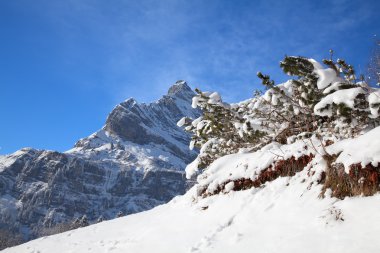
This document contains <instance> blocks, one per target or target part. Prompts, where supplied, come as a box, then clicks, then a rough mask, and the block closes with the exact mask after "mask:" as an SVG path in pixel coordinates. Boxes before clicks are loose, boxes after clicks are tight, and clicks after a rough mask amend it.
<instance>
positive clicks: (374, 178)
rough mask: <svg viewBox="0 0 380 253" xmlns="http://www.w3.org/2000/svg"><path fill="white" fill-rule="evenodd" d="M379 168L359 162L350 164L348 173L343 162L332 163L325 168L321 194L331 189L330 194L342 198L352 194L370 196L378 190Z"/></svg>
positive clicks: (379, 188)
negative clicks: (362, 164)
mask: <svg viewBox="0 0 380 253" xmlns="http://www.w3.org/2000/svg"><path fill="white" fill-rule="evenodd" d="M379 178H380V168H379V167H374V166H372V165H371V164H368V165H367V166H365V167H364V168H363V167H362V166H361V165H360V164H353V165H351V166H350V170H349V173H348V174H347V173H346V172H345V170H344V166H343V164H334V165H330V166H328V168H327V169H326V179H325V180H324V182H323V184H324V185H323V191H322V193H321V194H322V196H324V194H325V191H326V190H327V189H331V191H332V196H333V197H336V198H339V199H344V198H345V197H352V196H360V195H362V196H372V195H374V194H375V193H376V192H378V191H379V190H380V187H379Z"/></svg>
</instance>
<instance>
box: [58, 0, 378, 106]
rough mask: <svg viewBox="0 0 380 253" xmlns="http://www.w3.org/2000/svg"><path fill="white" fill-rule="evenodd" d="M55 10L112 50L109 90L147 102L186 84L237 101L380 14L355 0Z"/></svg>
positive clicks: (99, 4)
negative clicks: (287, 62) (290, 63)
mask: <svg viewBox="0 0 380 253" xmlns="http://www.w3.org/2000/svg"><path fill="white" fill-rule="evenodd" d="M115 3H116V4H115ZM239 4H242V5H243V4H244V6H239ZM53 8H56V11H54V12H52V14H51V18H52V19H55V20H56V22H57V23H59V24H60V26H61V28H62V29H65V31H66V33H68V34H70V33H71V36H74V37H75V36H78V34H79V35H80V34H85V36H90V37H91V36H93V38H92V39H93V40H97V43H99V46H100V47H101V48H102V49H103V50H105V52H107V53H106V55H105V57H104V62H101V63H99V64H100V65H101V68H102V71H104V80H103V85H105V86H107V89H108V90H109V92H112V93H115V94H116V96H115V98H116V99H120V98H121V97H128V96H129V94H130V96H137V97H141V98H142V100H149V99H153V97H158V96H159V94H161V93H162V92H163V91H164V90H166V89H167V87H168V85H169V84H170V83H173V82H175V81H176V79H178V78H182V79H188V80H189V81H190V82H191V83H193V84H194V85H196V86H200V87H201V88H204V89H213V90H222V93H224V94H223V95H225V96H226V97H227V99H228V100H235V101H236V100H238V99H241V98H244V97H245V96H246V95H247V93H251V92H248V91H252V90H253V89H254V88H255V84H257V81H256V78H255V74H256V72H257V71H258V70H263V71H264V72H267V73H270V74H272V75H273V76H274V78H275V79H278V80H281V79H283V78H284V77H283V76H282V75H281V74H278V73H279V70H278V69H277V64H278V61H279V60H281V59H282V57H283V56H284V55H285V54H298V55H305V56H311V57H315V58H322V57H323V55H326V54H327V50H328V47H338V46H340V45H339V42H340V41H341V40H342V37H347V35H346V34H343V35H342V33H347V31H351V30H353V28H357V27H360V25H361V24H363V23H365V22H366V21H367V20H368V19H369V18H370V17H371V16H373V15H375V14H374V11H373V9H371V6H370V5H369V4H367V3H365V2H364V3H363V2H360V3H359V1H347V0H334V1H319V2H318V3H316V2H315V1H301V0H294V1H274V0H272V1H248V2H246V1H236V2H234V3H232V1H185V0H178V1H174V0H165V1H153V0H147V1H128V2H125V1H116V2H113V3H112V5H110V4H106V3H105V2H103V1H86V0H82V1H73V0H70V1H66V3H65V4H62V3H61V4H59V5H54V6H53ZM58 9H59V10H58ZM73 34H74V35H73ZM71 36H70V35H68V36H67V38H66V39H67V40H68V41H70V40H72V41H74V42H75V38H74V39H73V38H72V37H71ZM68 44H70V43H68ZM324 51H325V52H324ZM94 53H97V52H94ZM136 86H137V87H138V88H136ZM237 86H239V89H236V87H237ZM140 88H143V89H149V94H147V93H144V92H139V90H140ZM116 91H119V92H116ZM128 93H129V94H128Z"/></svg>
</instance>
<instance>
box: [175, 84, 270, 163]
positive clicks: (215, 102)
mask: <svg viewBox="0 0 380 253" xmlns="http://www.w3.org/2000/svg"><path fill="white" fill-rule="evenodd" d="M195 91H196V93H197V95H196V96H195V97H194V98H193V104H192V106H193V107H194V108H196V107H199V108H200V109H201V110H202V112H203V115H202V116H201V117H199V118H197V119H195V120H192V119H190V118H187V117H185V118H182V119H181V120H180V121H179V122H178V125H179V126H184V127H185V130H186V131H188V132H191V133H193V136H192V139H191V143H190V149H193V148H194V147H196V148H199V149H200V154H199V156H198V158H197V160H196V162H197V167H198V168H201V169H203V168H206V167H207V166H208V165H209V164H210V163H211V162H213V161H214V160H215V159H217V158H219V157H221V156H224V155H227V154H232V153H236V152H237V151H238V150H239V149H241V148H248V147H250V146H252V145H254V144H255V143H257V142H258V140H259V138H260V137H262V136H263V135H264V133H263V132H260V131H257V130H254V129H252V127H251V125H250V123H249V122H247V121H245V119H244V118H243V115H244V113H242V111H241V110H239V109H241V108H239V107H238V106H235V105H230V104H228V103H225V102H223V101H222V99H221V97H220V95H219V94H218V93H217V92H214V93H210V92H202V91H200V90H199V89H196V90H195ZM243 129H244V131H243Z"/></svg>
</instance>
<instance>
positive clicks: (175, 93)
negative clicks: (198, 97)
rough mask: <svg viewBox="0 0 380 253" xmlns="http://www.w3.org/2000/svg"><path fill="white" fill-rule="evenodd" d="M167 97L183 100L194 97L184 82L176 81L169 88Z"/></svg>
mask: <svg viewBox="0 0 380 253" xmlns="http://www.w3.org/2000/svg"><path fill="white" fill-rule="evenodd" d="M167 95H168V96H170V97H180V98H182V99H185V100H191V98H192V97H193V96H194V92H193V90H192V89H191V88H190V87H189V85H188V84H187V83H186V81H184V80H178V81H177V82H176V83H175V84H173V85H172V86H171V87H170V88H169V90H168V94H167Z"/></svg>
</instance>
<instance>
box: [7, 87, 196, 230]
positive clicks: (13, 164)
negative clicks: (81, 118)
mask: <svg viewBox="0 0 380 253" xmlns="http://www.w3.org/2000/svg"><path fill="white" fill-rule="evenodd" d="M193 95H194V93H193V91H192V90H191V89H190V88H189V86H188V85H187V84H186V82H184V81H178V82H177V83H176V84H174V85H173V86H172V87H171V88H170V89H169V91H168V93H167V95H165V96H163V97H162V98H161V99H159V100H158V101H156V102H153V103H150V104H144V103H143V104H139V103H137V102H136V101H135V100H134V99H128V100H126V101H124V102H122V103H121V104H119V105H117V106H116V107H115V108H114V109H113V111H112V112H111V113H110V114H109V116H108V118H107V121H106V124H105V126H104V127H103V128H102V129H101V130H99V131H97V132H96V133H94V134H92V135H91V136H89V137H87V138H84V139H81V140H79V141H78V142H77V143H76V144H75V146H74V148H73V149H71V150H69V151H67V152H64V153H59V152H54V151H48V150H36V149H32V148H24V149H21V150H19V151H17V152H15V153H13V154H10V155H7V156H1V157H0V229H3V230H4V229H5V230H8V231H12V232H14V233H15V234H17V233H22V234H23V235H24V236H30V237H33V236H35V235H38V233H39V231H38V230H40V228H41V227H49V226H53V225H54V224H56V223H61V222H68V221H72V219H74V218H75V217H81V216H83V215H86V216H87V218H88V220H89V221H90V222H92V221H94V220H96V219H97V218H98V217H100V216H102V217H103V218H105V219H111V218H114V217H115V216H116V214H117V213H118V212H120V211H121V212H123V213H124V214H130V213H136V212H140V211H143V210H147V209H150V208H152V207H154V206H157V205H159V204H163V203H166V202H167V201H169V200H170V199H172V198H173V197H174V196H176V195H178V194H183V193H184V192H185V190H186V189H187V188H188V185H187V184H188V183H187V181H186V179H185V176H184V172H183V170H184V168H185V166H186V164H187V163H189V162H190V161H192V160H193V159H194V157H195V155H196V153H195V152H192V151H189V150H188V143H189V139H190V136H189V135H188V134H187V133H184V132H183V131H182V130H181V129H180V128H179V127H178V126H177V125H176V122H177V121H178V120H179V119H180V118H181V117H183V116H185V115H187V116H192V117H196V116H199V114H200V112H199V111H198V110H195V109H193V108H192V107H191V99H192V97H193Z"/></svg>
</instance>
